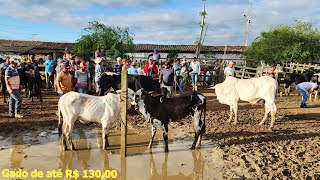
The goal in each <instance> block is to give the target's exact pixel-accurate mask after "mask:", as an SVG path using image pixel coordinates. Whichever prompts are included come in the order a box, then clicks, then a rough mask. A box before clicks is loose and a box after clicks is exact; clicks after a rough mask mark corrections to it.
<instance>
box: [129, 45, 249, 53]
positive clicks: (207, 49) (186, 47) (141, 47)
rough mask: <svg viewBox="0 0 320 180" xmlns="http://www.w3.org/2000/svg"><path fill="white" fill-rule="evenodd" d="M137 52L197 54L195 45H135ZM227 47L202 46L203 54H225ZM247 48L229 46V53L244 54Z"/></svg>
mask: <svg viewBox="0 0 320 180" xmlns="http://www.w3.org/2000/svg"><path fill="white" fill-rule="evenodd" d="M135 48H136V51H140V52H144V51H153V49H154V48H157V49H158V51H160V52H161V51H170V50H173V49H179V50H180V51H182V52H195V51H196V46H195V45H155V44H135ZM224 48H225V46H202V50H201V51H202V52H224ZM245 49H246V46H227V52H242V51H243V50H245Z"/></svg>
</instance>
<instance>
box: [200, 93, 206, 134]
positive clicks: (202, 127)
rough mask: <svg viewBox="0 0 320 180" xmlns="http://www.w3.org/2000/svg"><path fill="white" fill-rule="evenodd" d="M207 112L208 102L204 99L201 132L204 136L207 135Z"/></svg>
mask: <svg viewBox="0 0 320 180" xmlns="http://www.w3.org/2000/svg"><path fill="white" fill-rule="evenodd" d="M206 111H207V100H206V99H204V104H203V124H202V126H201V132H202V133H203V134H205V133H206Z"/></svg>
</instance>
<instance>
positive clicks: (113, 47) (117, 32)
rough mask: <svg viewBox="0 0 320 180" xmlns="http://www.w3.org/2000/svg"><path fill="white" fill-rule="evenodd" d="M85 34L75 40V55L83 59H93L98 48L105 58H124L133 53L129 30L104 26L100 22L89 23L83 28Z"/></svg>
mask: <svg viewBox="0 0 320 180" xmlns="http://www.w3.org/2000/svg"><path fill="white" fill-rule="evenodd" d="M83 30H84V31H86V32H87V34H86V35H83V36H82V37H81V38H80V39H78V40H77V42H76V46H75V53H76V54H78V55H81V56H84V57H94V52H95V51H96V49H97V47H100V48H101V50H102V51H104V53H105V54H106V56H107V57H111V58H116V57H118V56H124V55H125V53H127V52H133V51H134V44H133V38H132V37H131V36H130V32H129V28H124V29H121V28H119V27H110V26H106V25H104V24H102V23H100V22H97V21H94V22H90V23H89V27H87V28H84V29H83Z"/></svg>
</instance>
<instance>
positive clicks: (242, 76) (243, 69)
mask: <svg viewBox="0 0 320 180" xmlns="http://www.w3.org/2000/svg"><path fill="white" fill-rule="evenodd" d="M245 71H246V66H242V74H241V79H243V78H244V72H245Z"/></svg>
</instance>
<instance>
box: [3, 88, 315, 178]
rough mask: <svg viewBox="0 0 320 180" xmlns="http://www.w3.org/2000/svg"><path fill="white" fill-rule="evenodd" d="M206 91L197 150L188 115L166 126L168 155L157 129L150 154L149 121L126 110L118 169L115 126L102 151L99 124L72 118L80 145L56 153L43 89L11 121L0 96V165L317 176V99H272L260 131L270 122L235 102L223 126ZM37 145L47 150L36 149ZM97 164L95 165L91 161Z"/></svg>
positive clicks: (49, 97) (222, 110) (52, 105)
mask: <svg viewBox="0 0 320 180" xmlns="http://www.w3.org/2000/svg"><path fill="white" fill-rule="evenodd" d="M212 91H213V90H203V91H202V92H203V94H204V95H205V96H206V97H207V114H206V115H207V119H206V127H207V128H206V135H205V136H204V138H203V139H204V140H203V142H202V147H201V148H200V149H198V150H195V151H191V150H189V149H188V148H189V147H190V146H191V142H192V138H193V136H194V134H193V125H192V121H191V118H190V117H189V118H185V119H183V120H181V121H179V122H172V123H170V126H169V135H170V143H169V149H170V152H169V153H168V154H165V153H163V149H162V146H163V143H162V137H161V130H159V131H158V134H157V136H156V142H155V145H154V149H153V150H152V152H153V153H152V154H151V153H150V152H151V151H150V150H148V149H147V144H148V140H149V139H148V137H149V133H150V129H149V126H148V124H146V123H145V122H144V120H143V119H142V117H141V116H140V115H138V114H137V113H135V112H134V110H129V112H130V115H129V128H130V133H129V140H128V143H129V150H128V153H129V156H130V157H129V158H128V161H127V162H126V164H127V166H126V170H125V171H123V169H122V168H121V167H120V159H119V157H118V153H119V144H120V137H119V133H120V130H119V126H116V127H114V128H113V130H112V131H111V135H110V139H111V140H110V144H111V148H110V150H108V151H107V152H103V151H100V150H99V146H100V145H101V138H100V135H101V130H100V126H99V125H97V124H87V125H83V124H81V123H76V126H75V130H74V132H75V134H76V135H75V140H76V148H77V147H81V148H80V150H78V151H76V152H70V151H69V152H61V151H59V146H58V136H57V128H56V127H57V119H58V118H57V116H56V114H55V112H56V110H57V97H56V96H55V95H53V94H52V93H44V94H45V95H44V97H45V98H44V102H43V103H40V102H38V100H35V102H32V103H31V102H29V101H28V100H27V99H23V105H22V110H21V112H22V114H24V115H25V118H23V119H19V120H18V119H12V118H9V116H8V114H7V109H8V105H7V104H3V102H2V101H1V104H2V105H1V109H0V159H3V158H4V159H5V160H3V161H1V162H0V169H3V168H10V169H16V168H24V169H27V170H32V169H34V168H40V167H39V166H37V164H41V167H42V168H43V169H44V170H50V169H51V170H52V169H57V168H73V169H74V168H78V169H90V168H95V169H99V168H100V169H103V167H104V168H110V169H112V168H114V169H117V170H118V171H119V172H121V173H122V175H126V176H125V177H126V178H127V179H320V146H319V145H320V103H319V102H312V103H309V106H310V107H309V108H304V109H301V108H299V107H298V102H299V100H300V97H298V96H290V97H278V98H277V107H278V113H277V116H276V123H275V127H274V129H273V131H268V127H269V125H270V124H269V123H270V119H268V120H267V121H266V124H265V125H263V126H259V125H258V123H259V121H260V120H261V119H262V116H263V112H264V109H263V105H261V104H257V105H250V104H248V103H245V102H241V103H240V106H239V114H238V117H239V118H238V119H239V122H238V124H237V125H233V124H229V123H227V122H226V121H227V119H228V117H229V114H228V113H229V112H228V111H229V107H228V106H226V105H222V104H220V103H219V102H218V101H217V100H216V97H215V96H214V94H213V93H212ZM96 139H98V140H96ZM83 141H85V142H83ZM77 143H78V145H77ZM88 144H89V145H88ZM130 144H131V145H130ZM87 147H88V148H87ZM43 149H46V151H48V153H49V152H51V151H52V153H51V154H50V153H49V155H48V154H43ZM78 149H79V148H78ZM79 153H80V154H79ZM81 153H83V154H81ZM39 154H41V155H39ZM92 154H94V155H92ZM73 157H77V158H75V159H74V158H73ZM70 158H71V160H70ZM113 158H114V159H113ZM106 159H107V160H106ZM112 159H113V160H112ZM70 161H71V165H70ZM100 161H101V163H102V164H103V165H101V164H99V163H98V165H97V163H96V162H100ZM106 161H108V162H106ZM118 161H119V162H118ZM45 162H46V163H45ZM48 162H52V163H48ZM121 163H122V162H121ZM53 164H54V165H53ZM55 164H57V165H55ZM58 164H59V165H58ZM76 164H80V165H76ZM102 166H103V167H102ZM142 174H143V175H142ZM0 179H1V178H0Z"/></svg>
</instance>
